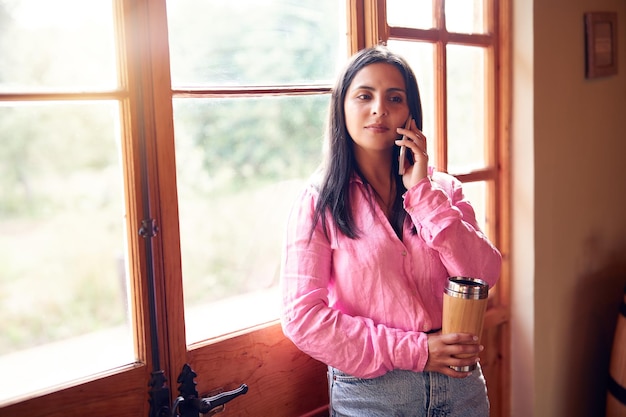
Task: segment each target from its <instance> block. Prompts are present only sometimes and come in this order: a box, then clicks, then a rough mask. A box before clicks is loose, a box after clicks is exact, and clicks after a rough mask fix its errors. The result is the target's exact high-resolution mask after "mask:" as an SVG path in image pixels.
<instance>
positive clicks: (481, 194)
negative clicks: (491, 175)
mask: <svg viewBox="0 0 626 417" xmlns="http://www.w3.org/2000/svg"><path fill="white" fill-rule="evenodd" d="M463 194H464V195H465V199H466V200H468V201H469V202H470V203H471V204H472V207H473V208H474V212H475V213H476V220H478V226H479V227H480V230H481V231H482V232H483V233H485V234H486V235H487V234H488V233H489V230H488V229H487V226H488V219H487V210H486V207H487V184H486V182H484V181H477V182H466V183H463ZM493 237H494V236H489V238H490V239H493Z"/></svg>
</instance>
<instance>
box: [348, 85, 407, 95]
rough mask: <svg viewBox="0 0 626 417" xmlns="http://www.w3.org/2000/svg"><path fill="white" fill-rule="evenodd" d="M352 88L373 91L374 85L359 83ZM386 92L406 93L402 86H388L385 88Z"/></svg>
mask: <svg viewBox="0 0 626 417" xmlns="http://www.w3.org/2000/svg"><path fill="white" fill-rule="evenodd" d="M353 90H368V91H375V90H376V89H375V88H374V87H370V86H369V85H359V86H357V87H354V88H353ZM386 92H388V93H390V92H401V93H404V94H406V90H405V89H404V88H400V87H391V88H388V89H387V90H386Z"/></svg>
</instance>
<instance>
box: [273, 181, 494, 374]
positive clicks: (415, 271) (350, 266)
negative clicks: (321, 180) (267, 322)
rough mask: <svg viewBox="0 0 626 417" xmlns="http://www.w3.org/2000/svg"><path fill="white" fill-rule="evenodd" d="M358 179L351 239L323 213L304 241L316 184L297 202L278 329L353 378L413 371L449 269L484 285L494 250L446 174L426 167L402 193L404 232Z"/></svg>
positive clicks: (436, 320)
mask: <svg viewBox="0 0 626 417" xmlns="http://www.w3.org/2000/svg"><path fill="white" fill-rule="evenodd" d="M431 172H432V171H431ZM366 187H367V186H366V185H365V184H363V182H362V181H361V180H360V179H358V178H356V177H355V178H353V180H352V181H351V183H350V200H351V204H352V209H353V214H354V220H355V224H356V225H357V227H358V230H360V231H361V234H360V237H359V238H357V239H350V238H348V237H346V236H344V235H343V234H341V232H339V231H338V230H337V229H336V228H335V227H334V223H333V221H332V218H331V217H330V216H328V217H327V218H328V219H329V221H328V224H329V225H330V227H329V239H327V238H326V237H325V235H324V231H323V228H322V225H321V222H318V225H317V227H316V228H315V231H314V233H313V237H312V239H311V241H310V242H309V232H310V227H311V224H312V219H313V213H314V210H315V203H316V201H317V199H318V192H317V190H316V188H315V187H313V186H310V187H308V188H307V189H306V190H305V191H304V192H303V193H302V194H301V195H300V197H299V199H298V200H297V201H296V204H295V206H294V208H293V210H292V213H291V215H290V217H289V222H288V228H287V236H286V244H285V248H284V251H283V264H282V272H281V284H282V298H283V307H282V326H283V331H284V333H285V335H286V336H287V337H289V338H290V339H291V340H292V341H293V342H294V343H295V344H296V346H298V348H299V349H301V350H302V351H303V352H305V353H307V354H308V355H310V356H311V357H313V358H315V359H317V360H319V361H321V362H323V363H325V364H328V365H330V366H333V367H335V368H338V369H340V370H342V371H344V372H346V373H348V374H350V375H354V376H357V377H360V378H373V377H377V376H380V375H383V374H385V373H386V372H388V371H390V370H393V369H404V370H412V371H417V372H420V371H423V370H424V366H425V365H426V361H427V359H428V343H427V338H428V337H427V333H426V332H429V331H432V330H436V329H439V328H440V327H441V313H442V303H443V290H444V285H445V283H446V280H447V278H448V277H449V276H463V277H473V278H480V279H483V280H485V281H487V282H488V283H489V285H490V287H491V286H493V285H494V284H495V283H496V281H497V279H498V277H499V275H500V264H501V255H500V253H499V252H498V250H497V249H496V248H495V247H494V246H493V245H492V244H491V243H490V242H489V240H487V238H486V237H485V236H484V235H483V234H482V233H481V232H480V231H479V230H478V225H477V223H476V217H475V214H474V210H473V208H472V207H471V205H470V204H469V202H467V201H466V200H464V199H463V194H462V190H461V183H460V182H459V181H458V180H456V179H455V178H454V177H452V176H450V175H448V174H444V173H438V172H434V173H433V176H432V179H428V178H425V179H423V180H421V181H420V182H419V183H418V184H416V185H415V186H414V187H412V188H411V189H410V190H408V191H407V192H406V194H405V195H404V208H405V210H406V211H407V213H408V214H409V215H408V216H407V217H406V219H405V223H404V226H403V227H404V230H403V239H402V240H400V239H399V238H398V236H397V235H396V233H395V232H394V230H393V228H392V227H391V224H390V223H389V221H388V220H387V218H386V217H385V215H384V213H383V211H382V210H381V209H380V207H379V206H378V205H377V204H374V205H372V204H370V202H369V201H368V192H367V189H366ZM372 207H373V210H372ZM413 226H415V228H416V229H417V234H415V233H414V232H412V231H411V229H412V228H413Z"/></svg>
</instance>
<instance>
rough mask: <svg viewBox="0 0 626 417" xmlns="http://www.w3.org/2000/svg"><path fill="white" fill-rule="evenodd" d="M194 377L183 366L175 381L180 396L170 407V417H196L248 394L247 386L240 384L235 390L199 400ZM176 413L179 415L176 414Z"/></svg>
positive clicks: (186, 365) (189, 368)
mask: <svg viewBox="0 0 626 417" xmlns="http://www.w3.org/2000/svg"><path fill="white" fill-rule="evenodd" d="M196 376H197V374H196V373H195V372H194V371H193V370H192V369H191V367H190V366H189V365H188V364H185V365H184V366H183V370H182V371H181V373H180V375H179V376H178V380H177V382H178V383H179V384H180V385H179V386H178V392H179V393H180V395H179V396H178V398H176V401H175V402H174V406H173V407H172V417H177V416H178V417H198V413H200V414H206V413H209V412H210V411H212V410H216V409H217V408H218V407H224V404H226V403H227V402H229V401H231V400H233V399H235V398H237V397H239V396H240V395H243V394H245V393H247V392H248V386H247V385H246V384H241V386H240V387H239V388H237V389H235V390H232V391H227V392H222V393H220V394H217V395H215V396H212V397H206V398H200V397H199V395H198V391H197V390H196V382H195V381H194V379H195V377H196ZM177 412H178V413H180V414H176V413H177Z"/></svg>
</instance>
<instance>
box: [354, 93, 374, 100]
mask: <svg viewBox="0 0 626 417" xmlns="http://www.w3.org/2000/svg"><path fill="white" fill-rule="evenodd" d="M356 98H358V99H359V100H369V99H370V98H372V96H370V95H369V94H366V93H362V94H359V95H357V96H356Z"/></svg>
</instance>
